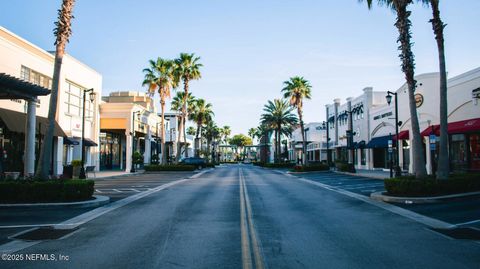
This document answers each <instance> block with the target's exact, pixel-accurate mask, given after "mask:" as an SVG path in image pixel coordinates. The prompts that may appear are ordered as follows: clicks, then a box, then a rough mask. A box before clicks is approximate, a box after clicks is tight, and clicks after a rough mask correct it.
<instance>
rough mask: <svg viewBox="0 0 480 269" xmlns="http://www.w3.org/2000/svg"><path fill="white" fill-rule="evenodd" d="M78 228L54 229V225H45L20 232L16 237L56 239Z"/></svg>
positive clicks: (23, 238)
mask: <svg viewBox="0 0 480 269" xmlns="http://www.w3.org/2000/svg"><path fill="white" fill-rule="evenodd" d="M76 230H77V228H74V229H54V228H53V227H44V228H38V229H35V230H33V231H29V232H26V233H23V234H19V235H17V236H15V237H14V238H15V239H21V240H55V239H59V238H62V237H64V236H66V235H68V234H70V233H72V232H74V231H76Z"/></svg>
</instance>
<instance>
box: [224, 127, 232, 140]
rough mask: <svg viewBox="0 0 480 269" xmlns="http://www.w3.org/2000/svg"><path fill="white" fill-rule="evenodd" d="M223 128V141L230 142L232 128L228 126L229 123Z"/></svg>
mask: <svg viewBox="0 0 480 269" xmlns="http://www.w3.org/2000/svg"><path fill="white" fill-rule="evenodd" d="M222 130H223V141H225V144H227V143H228V137H229V136H230V134H231V133H232V130H231V129H230V126H228V125H225V126H223V128H222Z"/></svg>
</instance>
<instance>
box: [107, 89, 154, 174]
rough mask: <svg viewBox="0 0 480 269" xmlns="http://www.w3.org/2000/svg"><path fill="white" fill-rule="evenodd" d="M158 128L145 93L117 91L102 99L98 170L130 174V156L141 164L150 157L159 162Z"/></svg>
mask: <svg viewBox="0 0 480 269" xmlns="http://www.w3.org/2000/svg"><path fill="white" fill-rule="evenodd" d="M160 124H161V121H160V118H159V117H158V116H157V113H156V108H155V105H154V100H153V99H152V98H151V97H149V96H148V95H147V94H145V93H140V92H135V91H117V92H111V93H110V94H109V95H108V96H104V97H102V103H101V104H100V169H101V170H125V171H130V170H131V168H132V156H133V152H139V153H140V154H142V155H143V160H144V161H143V163H144V164H149V163H150V162H151V161H152V156H158V158H161V154H160V152H161V150H162V149H161V148H160V142H161V140H160V139H161V125H160ZM132 141H133V143H132ZM154 160H155V157H154ZM158 160H160V159H158Z"/></svg>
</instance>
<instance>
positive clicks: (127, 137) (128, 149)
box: [124, 132, 132, 172]
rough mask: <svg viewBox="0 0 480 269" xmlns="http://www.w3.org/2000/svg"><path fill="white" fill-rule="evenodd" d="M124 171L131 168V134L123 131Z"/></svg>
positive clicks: (128, 170)
mask: <svg viewBox="0 0 480 269" xmlns="http://www.w3.org/2000/svg"><path fill="white" fill-rule="evenodd" d="M125 142H126V143H125V158H126V160H125V167H124V170H125V172H130V169H131V168H132V136H131V135H130V133H129V132H125Z"/></svg>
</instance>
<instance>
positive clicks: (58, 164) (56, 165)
mask: <svg viewBox="0 0 480 269" xmlns="http://www.w3.org/2000/svg"><path fill="white" fill-rule="evenodd" d="M53 144H54V147H53V148H54V156H53V174H54V175H61V174H63V137H56V141H55V139H54V141H53Z"/></svg>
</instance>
